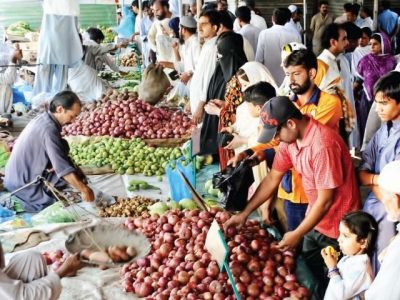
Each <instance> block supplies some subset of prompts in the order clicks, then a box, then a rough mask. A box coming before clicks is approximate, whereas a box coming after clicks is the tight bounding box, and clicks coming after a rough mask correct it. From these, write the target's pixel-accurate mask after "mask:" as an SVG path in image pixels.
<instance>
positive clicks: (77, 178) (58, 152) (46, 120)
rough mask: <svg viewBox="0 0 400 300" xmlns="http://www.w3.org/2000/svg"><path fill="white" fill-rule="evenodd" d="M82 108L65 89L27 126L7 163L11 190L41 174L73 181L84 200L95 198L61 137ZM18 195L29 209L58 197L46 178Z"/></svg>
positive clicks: (58, 180)
mask: <svg viewBox="0 0 400 300" xmlns="http://www.w3.org/2000/svg"><path fill="white" fill-rule="evenodd" d="M80 112H81V102H80V100H79V98H78V96H77V95H76V94H75V93H73V92H70V91H63V92H60V93H58V94H56V95H55V96H54V98H53V99H52V100H51V102H50V108H49V111H48V112H44V113H42V114H40V115H39V116H37V117H36V118H35V119H34V120H32V121H31V122H30V123H29V124H28V125H27V126H26V128H25V129H24V130H23V131H22V133H21V135H20V136H19V137H18V139H17V142H16V144H15V146H14V149H13V151H12V153H11V156H10V159H9V161H8V163H7V166H6V170H5V180H4V183H5V186H6V188H7V189H8V190H9V191H15V190H16V189H18V188H20V187H22V186H24V185H26V184H28V183H30V182H32V181H34V180H35V178H36V177H37V176H39V175H40V176H43V177H44V178H45V179H46V180H48V181H50V182H51V183H52V184H53V185H54V186H56V187H58V188H62V187H65V186H66V185H67V184H70V185H71V186H73V187H74V188H76V189H77V190H79V191H80V192H81V193H82V198H83V199H84V200H86V201H93V200H94V194H93V191H92V190H91V189H90V188H89V187H88V186H87V185H86V184H85V183H84V179H83V176H81V175H80V171H79V170H78V169H77V168H76V167H75V166H74V165H73V163H72V161H71V160H70V158H69V156H68V153H69V147H68V143H67V142H66V141H65V140H64V139H63V138H62V137H61V127H62V126H63V125H66V124H69V123H71V122H73V121H74V120H75V118H76V117H77V116H78V115H79V113H80ZM15 195H16V196H17V197H18V198H19V199H20V200H21V202H22V206H23V208H24V209H25V210H26V211H27V212H38V211H41V210H42V209H44V208H45V207H47V206H49V205H50V204H52V203H54V202H55V200H56V199H55V198H54V196H53V195H52V193H51V192H49V190H48V189H47V188H46V186H45V185H44V184H43V182H39V183H36V184H33V185H30V186H28V187H26V188H24V189H22V190H21V191H19V192H17V193H16V194H15Z"/></svg>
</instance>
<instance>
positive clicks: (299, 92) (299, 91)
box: [290, 78, 311, 95]
mask: <svg viewBox="0 0 400 300" xmlns="http://www.w3.org/2000/svg"><path fill="white" fill-rule="evenodd" d="M294 86H295V87H292V85H290V90H291V91H292V92H293V93H295V94H296V95H302V94H304V93H305V92H307V91H308V89H309V88H310V86H311V79H310V78H307V81H306V82H304V84H303V85H300V86H299V85H294Z"/></svg>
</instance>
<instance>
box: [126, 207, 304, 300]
mask: <svg viewBox="0 0 400 300" xmlns="http://www.w3.org/2000/svg"><path fill="white" fill-rule="evenodd" d="M214 217H215V218H216V220H217V221H218V222H219V223H220V224H223V223H224V222H226V221H227V220H228V219H229V217H230V214H229V213H228V212H226V211H219V210H218V209H216V208H212V209H211V211H210V212H207V211H199V210H192V211H170V212H168V213H166V214H165V215H163V216H161V217H159V216H157V215H156V216H150V215H149V214H147V213H144V214H143V215H142V216H141V217H138V218H135V219H130V218H129V219H127V220H126V222H125V225H126V226H127V227H128V228H129V229H131V230H134V229H138V230H140V231H141V232H142V233H144V234H145V235H146V236H147V237H148V238H149V240H150V242H151V244H152V248H151V251H150V254H149V255H147V256H146V257H144V258H140V259H138V260H137V261H135V262H133V263H132V264H128V265H125V266H124V267H123V268H122V271H121V272H122V276H123V289H124V291H125V292H134V293H135V294H137V295H138V296H139V297H145V298H146V299H148V300H168V299H170V300H174V299H187V300H194V299H205V300H223V299H224V300H229V299H235V297H234V293H233V289H232V286H231V285H230V283H229V280H228V276H227V274H226V273H221V272H220V271H219V266H218V264H217V262H216V261H215V260H212V259H211V255H210V253H209V252H208V251H207V250H206V249H205V246H204V245H205V240H206V235H207V233H208V230H209V228H210V225H211V222H212V221H213V219H214ZM226 240H227V243H228V246H229V249H230V257H229V265H230V268H231V270H232V273H233V275H234V278H235V282H236V285H237V288H238V290H239V292H240V294H241V296H242V299H247V300H256V299H270V300H272V299H284V298H286V297H292V298H291V299H308V298H309V292H308V290H307V289H306V288H304V287H302V286H300V285H299V283H298V282H297V279H296V276H295V275H294V269H295V259H294V257H293V253H291V252H283V253H282V252H281V251H280V250H278V249H277V247H276V246H277V243H276V242H275V241H274V240H273V239H272V237H271V236H270V235H269V234H268V232H267V231H266V230H264V229H263V228H261V227H260V225H259V223H258V222H256V221H252V220H248V221H247V222H246V224H245V226H243V228H242V229H241V230H240V231H237V230H236V228H234V227H231V228H228V230H227V232H226Z"/></svg>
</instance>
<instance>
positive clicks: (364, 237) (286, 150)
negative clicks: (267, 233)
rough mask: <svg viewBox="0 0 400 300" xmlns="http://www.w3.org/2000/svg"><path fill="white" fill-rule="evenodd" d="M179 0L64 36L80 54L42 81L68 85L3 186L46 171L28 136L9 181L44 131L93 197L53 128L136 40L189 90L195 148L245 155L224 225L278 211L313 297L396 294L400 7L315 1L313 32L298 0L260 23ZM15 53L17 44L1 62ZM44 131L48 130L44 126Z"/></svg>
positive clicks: (180, 89)
mask: <svg viewBox="0 0 400 300" xmlns="http://www.w3.org/2000/svg"><path fill="white" fill-rule="evenodd" d="M177 2H178V1H175V0H171V1H166V0H155V1H143V2H142V3H141V11H142V13H143V15H142V16H141V15H140V10H139V4H138V2H137V1H133V2H132V5H131V6H130V7H123V8H122V13H121V19H120V23H119V27H118V35H119V37H120V38H121V42H119V43H117V44H111V45H108V46H103V45H100V43H101V42H102V41H103V39H104V35H103V33H102V32H101V31H100V30H98V29H95V28H91V29H89V30H87V32H86V33H85V35H84V36H81V37H80V39H75V40H74V41H75V42H76V43H78V45H79V50H78V49H75V50H74V51H75V52H76V53H72V54H71V53H69V55H70V56H73V55H78V56H80V57H81V58H80V64H78V65H77V66H75V67H74V68H67V69H62V67H61V68H59V67H57V68H54V67H51V68H50V67H49V69H45V68H44V69H43V70H41V72H42V75H40V76H39V80H38V82H37V84H36V87H37V88H38V89H39V90H40V91H44V90H48V89H50V88H54V83H53V84H49V82H48V80H47V79H46V78H48V74H49V73H60V74H61V73H67V74H68V76H66V77H65V78H68V80H67V81H66V82H62V80H61V81H57V82H56V84H58V85H59V91H62V90H63V88H62V87H63V86H62V84H64V85H68V86H69V87H70V88H71V90H72V91H73V92H74V93H72V92H61V93H59V94H57V95H56V96H55V97H54V99H53V101H52V102H51V104H50V112H49V113H48V114H47V115H43V116H42V118H41V119H36V121H35V122H36V123H33V124H30V125H29V128H28V131H27V132H25V134H23V135H22V139H21V140H23V141H22V142H19V143H20V145H18V144H17V145H16V147H15V152H18V153H19V154H18V156H17V155H16V154H15V155H14V154H13V156H11V158H10V162H9V164H8V165H7V170H6V185H8V186H9V187H11V188H17V187H18V186H20V181H22V180H23V177H24V178H25V177H29V176H30V175H32V174H39V173H41V171H43V170H44V169H45V168H46V165H47V163H48V162H47V156H48V153H47V154H46V155H47V156H46V155H44V152H43V149H42V145H37V149H36V147H33V148H32V149H33V150H34V151H36V153H37V157H36V161H35V164H33V165H34V166H33V167H34V168H36V169H30V170H27V172H28V173H32V174H30V175H29V174H25V173H24V172H20V173H19V176H12V177H10V176H8V177H7V172H8V173H9V174H11V173H12V174H16V173H18V172H19V170H22V169H23V166H22V165H23V164H27V161H24V160H23V159H21V157H27V156H26V153H25V148H24V147H23V146H22V144H23V143H25V144H29V143H31V142H30V141H31V140H32V139H34V138H35V137H37V136H40V137H42V136H43V141H44V143H51V147H50V148H51V149H53V150H57V151H52V152H51V153H50V154H49V155H51V156H52V158H53V159H54V161H56V162H57V164H56V165H55V166H54V172H55V173H54V174H56V175H58V177H59V178H61V177H63V178H64V179H66V181H67V182H69V183H70V184H71V185H72V186H75V187H77V189H78V190H80V191H81V192H82V193H83V196H84V198H85V200H88V201H92V200H93V198H94V195H93V192H92V190H91V189H90V188H89V187H88V186H87V185H86V184H85V183H84V182H83V181H82V180H81V179H80V177H79V176H77V175H75V174H76V172H77V170H76V169H75V167H74V166H72V164H71V162H70V161H69V159H68V157H67V155H66V154H67V153H68V150H66V149H64V147H65V145H64V144H62V143H61V142H60V141H58V142H55V140H57V137H58V136H59V135H60V128H59V127H60V125H63V124H66V123H68V122H70V121H71V120H74V119H75V118H76V116H77V115H78V114H79V112H80V109H81V104H80V101H79V99H78V97H77V96H76V95H75V93H76V94H78V95H79V96H80V95H85V96H87V97H88V98H93V99H96V98H98V96H99V95H100V94H101V93H103V92H104V90H105V88H106V87H104V86H103V85H102V83H101V82H100V81H99V79H98V77H97V72H98V71H99V70H101V69H102V68H103V65H104V64H107V65H108V66H109V67H110V68H111V69H113V70H115V71H118V68H117V67H116V66H115V63H114V62H113V61H111V60H110V59H109V56H108V53H109V52H111V51H113V50H116V49H118V48H124V47H126V45H127V42H128V41H136V42H137V43H138V44H139V45H140V48H141V50H142V55H143V67H144V68H147V67H149V66H152V65H157V66H162V68H163V69H164V72H165V73H166V74H168V75H169V77H170V79H171V84H172V85H173V86H174V92H175V93H176V94H177V95H178V96H179V97H186V98H187V99H188V102H187V104H186V107H185V110H187V111H188V112H190V113H191V115H192V118H193V122H194V123H195V124H196V125H197V131H198V133H199V134H198V139H197V140H196V141H195V140H193V143H198V145H199V151H198V153H197V154H198V155H212V156H213V157H214V158H215V159H216V160H217V161H218V162H219V164H220V167H221V169H222V170H223V169H225V168H226V167H227V166H233V167H235V166H237V165H238V164H239V163H240V162H242V161H247V162H248V163H249V164H250V165H251V166H252V168H253V174H254V179H255V184H254V188H252V189H251V191H249V201H248V204H247V206H246V208H245V209H244V210H243V211H242V212H240V213H238V214H237V215H234V216H233V217H232V218H231V219H230V220H228V221H227V222H226V224H225V226H226V227H229V226H242V225H243V224H244V222H245V221H246V219H247V218H248V217H249V215H250V214H251V213H252V212H253V211H254V210H256V209H259V210H260V213H261V215H262V217H263V219H264V221H265V222H266V223H268V224H273V222H276V220H274V219H273V217H272V214H273V211H274V210H277V211H278V216H279V222H282V223H283V227H284V228H285V229H286V232H285V233H284V235H283V239H282V240H281V241H280V243H279V248H280V249H281V250H284V251H285V250H293V249H296V250H297V251H298V253H299V254H301V256H302V257H303V258H304V260H305V262H306V264H307V266H308V267H309V269H310V271H311V273H312V274H313V276H314V278H315V281H316V282H317V288H316V289H315V291H314V295H315V297H316V299H373V300H375V299H386V300H390V299H393V300H395V299H396V300H398V299H400V288H398V286H399V285H398V283H399V281H400V279H399V278H400V276H399V274H400V260H399V259H397V255H396V254H397V253H398V252H399V251H400V244H399V239H400V238H399V235H398V234H397V230H396V227H397V224H398V222H399V221H400V182H399V180H398V178H399V177H398V176H399V174H400V162H399V161H398V160H400V148H399V147H400V65H397V64H398V63H397V59H396V54H397V53H399V51H400V41H399V39H398V33H399V28H400V17H399V15H398V14H397V13H395V12H394V11H393V10H392V9H391V8H390V2H389V1H382V2H381V3H380V12H379V15H378V17H377V20H375V21H376V24H377V27H376V28H375V27H374V22H373V20H372V18H371V17H372V13H371V11H370V10H369V9H368V8H367V7H360V5H358V4H351V3H346V4H345V5H344V7H343V9H344V12H343V14H342V15H341V16H338V17H335V16H333V15H332V14H331V13H330V12H329V5H328V2H326V1H320V2H319V5H318V7H319V12H318V13H317V14H315V15H314V16H313V17H312V19H311V25H310V28H305V27H304V28H303V26H302V25H301V23H302V22H301V20H302V12H301V10H300V9H299V8H298V7H297V6H296V5H290V6H289V7H282V8H276V9H274V11H273V13H272V20H271V21H272V26H271V27H267V22H266V20H265V19H264V18H263V17H262V16H260V11H259V10H258V9H257V8H256V3H255V2H254V1H253V0H246V1H244V2H240V3H239V6H238V8H237V9H236V11H235V13H232V12H231V11H229V10H228V5H227V1H226V0H218V1H217V2H216V3H215V2H211V3H206V4H205V5H204V6H203V7H202V10H201V12H199V13H197V7H196V3H192V4H191V5H188V10H187V11H185V12H184V13H180V11H179V8H178V4H177ZM179 15H182V16H181V17H179ZM306 37H311V38H310V39H307V38H306ZM50 42H51V41H50ZM20 59H21V53H20V52H19V51H18V50H17V51H16V52H15V53H14V54H13V56H12V61H11V62H12V63H13V64H15V63H17V61H19V60H20ZM397 69H398V70H397ZM14 71H15V68H9V69H5V70H3V73H1V74H0V95H1V97H3V98H4V99H6V98H7V99H10V85H11V84H12V82H13V80H14V79H13V78H14V77H15V76H16V75H15V72H14ZM88 87H90V88H88ZM83 89H84V90H83ZM2 103H5V106H9V104H10V101H9V100H8V101H2ZM11 103H12V101H11ZM1 109H3V108H2V107H1ZM8 110H9V108H8V107H4V109H3V112H7V111H8ZM48 128H51V134H52V135H54V137H52V136H51V135H49V136H47V135H46V136H45V135H43V132H45V131H46V130H48ZM46 132H47V131H46ZM24 140H25V142H24ZM222 140H223V141H224V142H221V141H222ZM44 145H45V144H44ZM13 153H14V152H13ZM42 154H43V155H42ZM33 167H32V168H33ZM42 169H43V170H42ZM54 174H49V178H52V177H51V176H54ZM71 174H72V175H71ZM360 190H361V191H363V193H361V192H360ZM365 191H368V193H364V192H365ZM26 193H27V195H22V196H25V197H29V198H32V199H33V198H35V197H38V198H40V199H44V197H43V195H42V194H40V195H39V194H38V191H37V190H27V191H26ZM364 194H365V196H364V197H362V196H361V195H364ZM45 196H46V195H45ZM328 246H331V247H332V248H327V247H328ZM329 249H332V251H331V250H329ZM337 252H340V257H339V260H338V258H337V256H336V253H337ZM0 256H1V257H2V255H1V254H0ZM76 264H77V262H76V257H75V258H71V259H70V262H69V263H67V264H66V267H65V268H64V269H61V271H60V274H58V277H63V276H66V275H68V274H69V273H74V271H75V269H76ZM0 265H1V268H2V269H3V267H4V263H1V264H0ZM68 265H69V266H68ZM41 267H42V266H39V267H38V268H41ZM16 269H18V265H16V266H14V265H9V266H7V268H6V269H4V270H3V271H1V272H0V276H5V277H4V278H8V279H4V280H10V279H9V277H13V276H14V277H15V276H17V275H15V274H14V273H15V270H16ZM31 271H32V272H30V274H27V275H26V276H27V278H28V279H24V281H25V282H29V281H32V278H34V279H37V278H40V277H43V280H44V281H43V282H42V283H41V284H42V285H43V286H45V287H51V288H48V289H47V290H46V289H44V292H43V293H44V294H45V295H46V296H43V297H45V298H46V297H47V298H46V299H53V298H51V297H54V295H57V293H58V294H59V289H60V283H59V279H58V278H54V276H53V275H54V274H53V275H51V276H50V275H47V273H46V272H36V273H35V271H33V270H31ZM13 272H14V273H13ZM6 274H7V275H6ZM12 274H14V275H12ZM7 276H8V277H7ZM52 276H53V277H52ZM29 278H30V279H29ZM2 281H3V279H2ZM11 283H12V281H11ZM1 284H2V283H0V288H1ZM8 284H9V283H8ZM43 286H39V288H42V287H43ZM14 288H15V291H16V293H17V290H19V289H21V287H20V286H14ZM35 288H38V287H33V289H35ZM52 289H55V290H56V291H54V290H53V291H52ZM29 291H30V292H32V290H29ZM29 291H28V292H29ZM32 293H33V292H32ZM49 295H52V296H51V297H50V296H49ZM45 298H43V299H45ZM41 299H42V298H41Z"/></svg>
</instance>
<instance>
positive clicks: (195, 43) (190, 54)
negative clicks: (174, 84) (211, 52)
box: [174, 34, 201, 73]
mask: <svg viewBox="0 0 400 300" xmlns="http://www.w3.org/2000/svg"><path fill="white" fill-rule="evenodd" d="M181 49H182V50H181V53H180V54H181V61H179V62H176V63H175V64H174V65H175V69H176V70H177V71H178V72H180V73H182V72H189V71H192V72H194V69H195V67H196V64H197V60H198V59H199V55H200V50H201V49H200V44H199V40H198V37H197V34H192V35H191V36H190V37H189V38H188V39H187V40H186V41H185V44H184V45H183V46H182V48H181Z"/></svg>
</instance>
